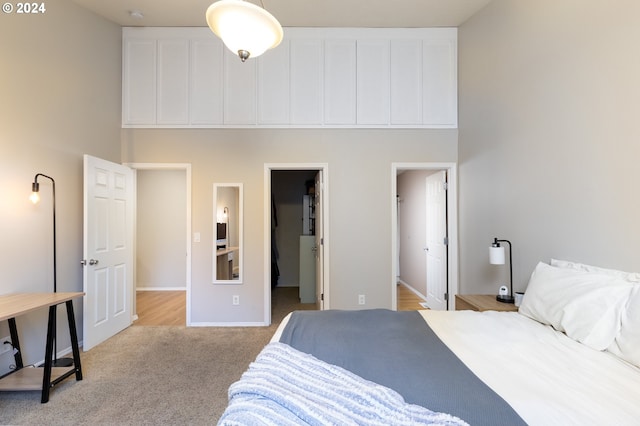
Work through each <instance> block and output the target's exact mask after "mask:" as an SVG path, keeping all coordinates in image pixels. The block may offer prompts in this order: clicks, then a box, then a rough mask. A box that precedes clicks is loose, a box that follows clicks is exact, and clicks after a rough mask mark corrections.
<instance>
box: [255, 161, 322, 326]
mask: <svg viewBox="0 0 640 426" xmlns="http://www.w3.org/2000/svg"><path fill="white" fill-rule="evenodd" d="M272 170H322V175H323V179H324V197H323V199H322V202H323V206H322V222H323V227H324V228H323V231H324V244H323V247H324V264H323V271H324V309H331V307H330V300H331V298H330V297H329V294H330V285H329V243H330V238H329V164H328V163H265V164H264V323H265V324H266V325H270V324H271V171H272Z"/></svg>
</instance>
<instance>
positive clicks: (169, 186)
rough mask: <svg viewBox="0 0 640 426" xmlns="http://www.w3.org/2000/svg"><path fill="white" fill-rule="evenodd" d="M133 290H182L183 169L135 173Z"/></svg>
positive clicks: (183, 230) (184, 286)
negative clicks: (134, 262)
mask: <svg viewBox="0 0 640 426" xmlns="http://www.w3.org/2000/svg"><path fill="white" fill-rule="evenodd" d="M136 181H137V182H136V183H137V202H136V215H137V218H136V288H137V289H139V290H140V289H155V290H159V289H174V290H175V289H186V276H187V275H186V274H187V271H186V261H185V257H186V253H185V247H186V241H185V239H186V238H187V223H186V221H187V211H186V208H187V207H186V206H187V198H186V191H185V188H186V173H185V171H184V170H137V172H136Z"/></svg>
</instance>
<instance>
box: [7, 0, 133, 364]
mask: <svg viewBox="0 0 640 426" xmlns="http://www.w3.org/2000/svg"><path fill="white" fill-rule="evenodd" d="M121 43H122V41H121V31H120V28H119V27H118V26H116V25H114V24H112V23H110V22H107V21H106V20H104V19H102V18H98V17H96V16H95V15H94V14H92V13H90V12H88V11H87V10H85V9H82V8H80V7H78V6H77V5H76V4H74V3H72V2H71V1H68V0H56V1H55V2H48V3H47V12H46V14H44V15H42V16H27V15H16V14H15V13H13V14H11V15H5V14H3V16H1V17H0V52H2V59H1V61H2V66H0V94H1V95H0V98H1V100H0V191H1V196H0V235H1V236H2V237H1V240H0V271H2V279H1V280H0V294H6V293H14V292H48V291H52V290H53V278H52V277H53V272H52V269H53V263H52V225H51V223H52V213H51V185H50V182H49V181H48V180H46V179H39V180H38V181H39V182H40V192H41V195H42V201H41V202H40V204H38V205H36V206H34V205H32V204H31V203H30V202H29V200H28V196H29V193H30V192H31V182H33V178H34V175H35V174H36V173H39V172H40V173H44V174H47V175H49V176H51V177H53V178H54V179H55V181H56V207H57V215H56V219H57V225H58V226H57V240H58V245H57V248H58V250H57V254H58V265H57V266H58V290H59V291H81V290H82V269H81V267H80V260H81V259H82V187H83V179H82V155H83V154H91V155H94V156H97V157H101V158H105V159H107V160H111V161H117V162H118V161H119V160H120V108H121V107H120V93H121V86H120V81H121V75H122V71H121ZM75 306H76V309H75V310H76V314H77V315H76V320H77V323H78V325H79V328H78V332H79V333H80V338H82V304H81V303H76V305H75ZM46 318H47V311H46V309H44V310H40V311H37V312H35V313H32V314H29V315H26V316H23V317H21V318H20V319H19V320H18V327H19V329H20V330H19V331H20V339H21V344H22V346H23V356H24V362H25V364H30V363H33V362H37V361H40V360H42V359H43V358H44V341H45V333H46V321H47V320H46ZM58 320H59V322H58V323H59V324H60V326H59V330H60V332H59V333H58V336H59V340H58V349H59V350H61V349H64V348H67V347H69V345H70V341H69V337H68V332H67V331H65V330H67V328H66V314H65V313H64V308H60V314H59V315H58ZM7 328H8V327H7V325H6V321H3V322H1V323H0V337H4V336H6V335H8V330H7ZM10 361H11V357H10V356H9V357H8V356H5V355H3V356H2V357H0V373H4V372H6V371H7V370H6V369H7V368H8V364H9V362H10Z"/></svg>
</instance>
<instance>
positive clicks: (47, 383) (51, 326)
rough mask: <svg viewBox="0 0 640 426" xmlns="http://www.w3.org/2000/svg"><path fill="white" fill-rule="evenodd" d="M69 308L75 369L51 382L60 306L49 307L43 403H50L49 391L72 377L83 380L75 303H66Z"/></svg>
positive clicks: (69, 301)
mask: <svg viewBox="0 0 640 426" xmlns="http://www.w3.org/2000/svg"><path fill="white" fill-rule="evenodd" d="M65 305H66V307H67V321H68V322H69V335H70V337H71V348H72V351H73V369H71V370H69V371H68V372H66V373H65V374H63V375H61V376H60V377H58V378H57V379H55V380H54V381H53V382H52V381H51V367H52V366H53V336H54V332H55V326H56V324H55V319H56V309H57V307H58V305H53V306H49V323H48V326H47V346H46V349H45V354H44V371H43V373H44V374H43V375H42V398H41V400H40V401H41V402H42V403H45V402H48V401H49V389H51V387H53V386H54V385H56V384H58V383H59V382H61V381H63V380H64V379H66V378H67V377H69V376H70V375H72V374H74V373H75V375H76V380H82V367H81V365H80V349H79V348H78V333H77V332H76V321H75V316H74V314H73V301H71V300H68V301H66V302H65Z"/></svg>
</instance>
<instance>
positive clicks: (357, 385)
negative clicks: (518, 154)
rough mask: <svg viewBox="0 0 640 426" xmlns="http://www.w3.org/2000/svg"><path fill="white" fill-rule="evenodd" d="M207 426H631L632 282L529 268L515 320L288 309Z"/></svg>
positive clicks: (635, 279)
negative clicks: (213, 421) (211, 425)
mask: <svg viewBox="0 0 640 426" xmlns="http://www.w3.org/2000/svg"><path fill="white" fill-rule="evenodd" d="M229 397H230V403H229V406H228V407H227V410H226V411H225V413H224V414H223V416H222V417H221V419H220V421H219V424H223V425H232V424H279V425H280V424H282V425H284V424H319V425H320V424H372V425H373V424H380V425H383V424H398V425H400V424H442V425H463V424H472V425H517V424H530V425H554V424H557V425H570V424H576V425H590V424H592V425H603V424H611V425H614V424H615V425H637V424H639V422H640V275H639V274H633V273H626V272H622V271H614V270H607V269H602V268H597V267H592V266H588V265H584V264H579V263H574V262H567V261H558V260H552V261H551V262H550V264H546V263H540V264H538V266H537V267H536V268H535V270H534V272H533V274H532V275H531V279H530V281H529V284H528V287H527V290H526V292H525V296H524V298H523V301H522V304H521V306H520V308H519V311H518V312H492V311H488V312H473V311H455V312H454V311H430V310H423V311H414V312H396V311H390V310H385V309H373V310H362V311H322V312H318V311H304V312H293V313H291V314H289V316H287V318H285V320H284V321H283V322H282V324H280V327H279V328H278V331H277V332H276V334H275V335H274V337H273V339H272V341H271V343H270V344H269V345H267V346H266V347H265V349H264V350H263V352H262V353H261V354H260V355H259V356H258V358H257V359H256V361H255V362H254V363H253V364H252V365H251V366H250V368H249V369H248V370H247V372H245V374H244V375H243V377H242V378H241V379H240V381H238V382H237V383H234V384H233V385H232V386H231V388H230V389H229Z"/></svg>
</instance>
